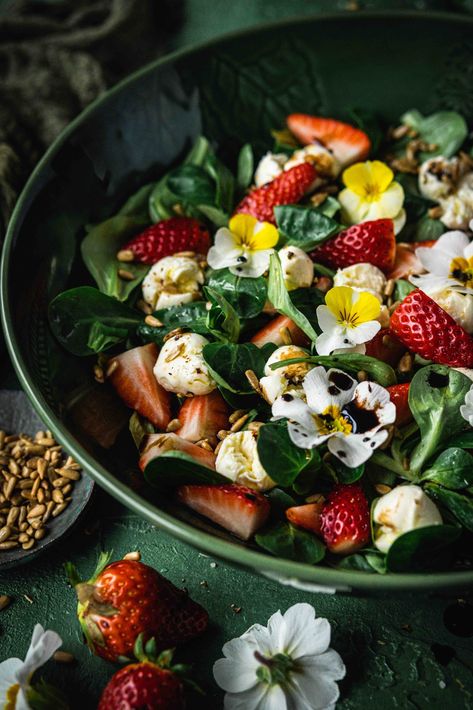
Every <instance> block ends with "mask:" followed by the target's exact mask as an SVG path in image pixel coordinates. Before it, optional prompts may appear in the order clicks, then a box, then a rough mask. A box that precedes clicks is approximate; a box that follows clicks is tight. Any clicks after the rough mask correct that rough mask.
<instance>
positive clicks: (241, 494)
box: [177, 484, 270, 540]
mask: <svg viewBox="0 0 473 710" xmlns="http://www.w3.org/2000/svg"><path fill="white" fill-rule="evenodd" d="M177 494H178V497H179V499H180V500H181V501H182V502H183V503H185V505H187V506H189V508H192V510H195V511H196V512H197V513H200V514H201V515H204V516H205V517H206V518H209V519H210V520H213V522H214V523H217V524H218V525H221V526H222V527H223V528H226V529H227V530H229V531H230V532H232V533H233V534H234V535H236V536H237V537H239V538H241V539H242V540H249V539H250V537H251V536H252V535H254V533H255V532H256V531H257V530H259V528H260V527H262V526H263V525H264V524H265V522H266V520H267V519H268V516H269V512H270V504H269V501H268V499H267V498H266V497H265V496H264V495H263V494H262V493H258V492H256V491H253V490H251V488H246V486H237V485H234V484H228V485H226V484H225V485H222V486H180V487H179V488H178V490H177Z"/></svg>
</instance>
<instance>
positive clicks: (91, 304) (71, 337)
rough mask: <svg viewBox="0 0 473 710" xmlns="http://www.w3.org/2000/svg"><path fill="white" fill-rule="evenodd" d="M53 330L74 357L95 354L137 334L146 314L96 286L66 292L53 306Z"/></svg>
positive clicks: (53, 302)
mask: <svg viewBox="0 0 473 710" xmlns="http://www.w3.org/2000/svg"><path fill="white" fill-rule="evenodd" d="M48 315H49V323H50V325H51V330H52V331H53V333H54V335H55V336H56V338H57V339H58V340H59V342H60V343H61V345H62V346H63V347H64V348H66V350H68V351H69V352H70V353H73V354H74V355H79V356H83V355H93V354H94V353H99V352H102V351H103V350H107V349H108V348H110V347H112V346H113V345H117V343H121V342H123V341H124V340H126V339H127V338H128V337H130V336H131V335H133V334H134V333H135V331H136V329H137V327H138V325H139V324H140V323H141V322H142V318H143V317H142V315H140V314H138V313H137V312H136V311H134V310H132V309H131V308H130V307H129V306H127V305H126V304H125V303H120V301H117V300H116V298H112V297H111V296H106V295H105V294H104V293H101V292H100V291H98V290H97V289H96V288H93V287H92V286H79V287H78V288H72V289H70V290H69V291H63V292H62V293H60V294H59V296H56V298H55V299H54V300H53V301H52V302H51V303H50V305H49V313H48Z"/></svg>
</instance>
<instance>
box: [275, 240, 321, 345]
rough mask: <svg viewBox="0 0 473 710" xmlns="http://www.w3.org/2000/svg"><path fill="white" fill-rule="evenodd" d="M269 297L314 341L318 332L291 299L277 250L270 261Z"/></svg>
mask: <svg viewBox="0 0 473 710" xmlns="http://www.w3.org/2000/svg"><path fill="white" fill-rule="evenodd" d="M268 299H269V300H270V301H271V303H272V304H273V306H274V307H275V309H276V310H277V311H280V312H281V313H283V314H284V315H285V316H287V317H288V318H290V319H291V320H292V321H294V323H295V324H296V325H298V326H299V328H300V329H301V330H303V331H304V333H305V334H306V335H307V336H308V337H309V338H310V339H311V340H312V341H315V340H316V338H317V333H316V331H315V330H314V328H313V327H312V325H311V324H310V322H309V320H308V319H307V318H306V316H305V315H304V314H303V313H301V312H300V311H299V310H298V309H297V308H296V307H295V306H294V304H293V303H292V301H291V298H290V296H289V293H288V290H287V289H286V285H285V283H284V276H283V273H282V268H281V262H280V260H279V256H278V255H277V253H276V252H273V253H272V254H271V256H270V261H269V278H268Z"/></svg>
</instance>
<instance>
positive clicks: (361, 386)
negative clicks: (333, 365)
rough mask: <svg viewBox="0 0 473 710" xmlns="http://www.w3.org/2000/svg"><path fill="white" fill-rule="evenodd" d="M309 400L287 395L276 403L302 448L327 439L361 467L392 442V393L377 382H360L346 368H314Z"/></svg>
mask: <svg viewBox="0 0 473 710" xmlns="http://www.w3.org/2000/svg"><path fill="white" fill-rule="evenodd" d="M302 387H303V390H304V394H305V399H306V401H304V400H303V399H302V398H300V397H294V396H293V395H291V394H283V395H282V397H279V398H278V399H277V400H276V401H275V403H274V404H273V407H272V414H273V417H274V418H275V419H283V418H286V419H288V425H287V427H288V432H289V436H290V438H291V441H292V442H293V443H294V444H295V445H296V446H298V447H299V448H301V449H313V448H315V447H316V446H320V444H323V443H324V442H325V441H326V442H327V446H328V450H329V451H330V453H332V454H333V455H334V456H336V457H337V458H338V459H340V461H342V462H343V463H344V464H346V465H347V466H349V467H350V468H355V467H356V466H360V465H361V464H362V463H364V462H365V461H367V460H368V459H369V458H370V456H371V454H372V453H373V451H374V449H377V448H378V446H381V444H382V443H383V442H384V441H386V439H387V437H388V432H387V430H386V429H385V428H384V427H386V425H388V424H393V423H394V421H395V419H396V407H395V405H394V404H393V402H391V400H390V396H389V392H388V391H387V390H386V389H384V387H381V385H378V384H376V383H375V382H368V381H365V382H360V383H358V382H357V381H356V380H354V379H353V378H352V377H350V376H349V375H347V374H346V373H345V372H342V371H341V370H336V369H330V370H328V371H327V372H326V371H325V369H324V368H323V367H320V366H319V367H314V369H313V370H311V371H310V372H309V373H308V374H307V375H306V376H305V378H304V381H303V383H302Z"/></svg>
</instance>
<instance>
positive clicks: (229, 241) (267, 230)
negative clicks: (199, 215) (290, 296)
mask: <svg viewBox="0 0 473 710" xmlns="http://www.w3.org/2000/svg"><path fill="white" fill-rule="evenodd" d="M278 239H279V234H278V230H277V229H276V227H275V226H274V225H273V224H270V223H269V222H258V220H257V219H256V218H255V217H252V216H251V215H249V214H236V215H235V216H234V217H232V218H231V220H230V222H229V224H228V229H227V227H221V228H220V229H219V230H218V231H217V233H216V235H215V244H214V245H213V246H212V247H210V249H209V253H208V254H207V262H208V264H209V266H210V267H211V268H212V269H225V268H226V267H228V268H229V269H230V271H231V273H232V274H233V275H234V276H243V277H246V278H253V279H254V278H257V277H258V276H262V275H263V274H264V272H265V271H267V269H268V268H269V257H270V255H271V252H272V251H273V247H275V246H276V244H277V242H278Z"/></svg>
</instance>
